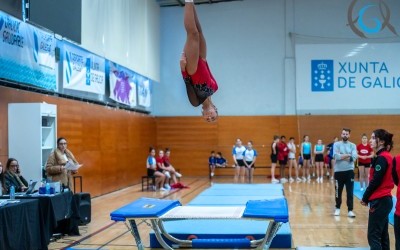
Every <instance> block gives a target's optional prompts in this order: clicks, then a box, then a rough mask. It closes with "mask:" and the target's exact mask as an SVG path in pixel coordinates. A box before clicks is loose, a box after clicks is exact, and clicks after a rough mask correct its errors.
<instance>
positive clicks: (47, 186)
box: [46, 182, 50, 194]
mask: <svg viewBox="0 0 400 250" xmlns="http://www.w3.org/2000/svg"><path fill="white" fill-rule="evenodd" d="M46 194H50V183H48V182H47V183H46Z"/></svg>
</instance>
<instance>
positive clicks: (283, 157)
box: [277, 135, 289, 183]
mask: <svg viewBox="0 0 400 250" xmlns="http://www.w3.org/2000/svg"><path fill="white" fill-rule="evenodd" d="M277 148H278V161H279V167H280V175H281V183H285V182H287V181H288V180H287V179H286V178H285V167H286V165H287V162H288V155H289V149H288V146H287V144H286V137H285V136H284V135H282V136H281V139H280V141H279V142H278V145H277Z"/></svg>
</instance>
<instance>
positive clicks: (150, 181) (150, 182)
mask: <svg viewBox="0 0 400 250" xmlns="http://www.w3.org/2000/svg"><path fill="white" fill-rule="evenodd" d="M175 170H176V172H178V173H180V172H181V171H180V169H179V168H177V169H175ZM176 178H177V179H178V182H180V181H181V178H179V177H176ZM171 179H172V178H169V183H168V184H171ZM155 186H156V177H155V176H148V175H143V176H142V192H143V191H144V190H145V189H146V190H147V191H149V190H152V191H155V189H153V187H155Z"/></svg>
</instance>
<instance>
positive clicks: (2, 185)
mask: <svg viewBox="0 0 400 250" xmlns="http://www.w3.org/2000/svg"><path fill="white" fill-rule="evenodd" d="M4 175H5V173H3V164H1V162H0V189H1V193H2V194H6V193H7V189H6V178H5V177H4Z"/></svg>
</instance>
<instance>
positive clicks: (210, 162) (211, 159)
mask: <svg viewBox="0 0 400 250" xmlns="http://www.w3.org/2000/svg"><path fill="white" fill-rule="evenodd" d="M215 160H216V158H215V152H214V151H211V155H210V157H209V158H208V166H209V168H210V178H211V177H213V176H214V170H215Z"/></svg>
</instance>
